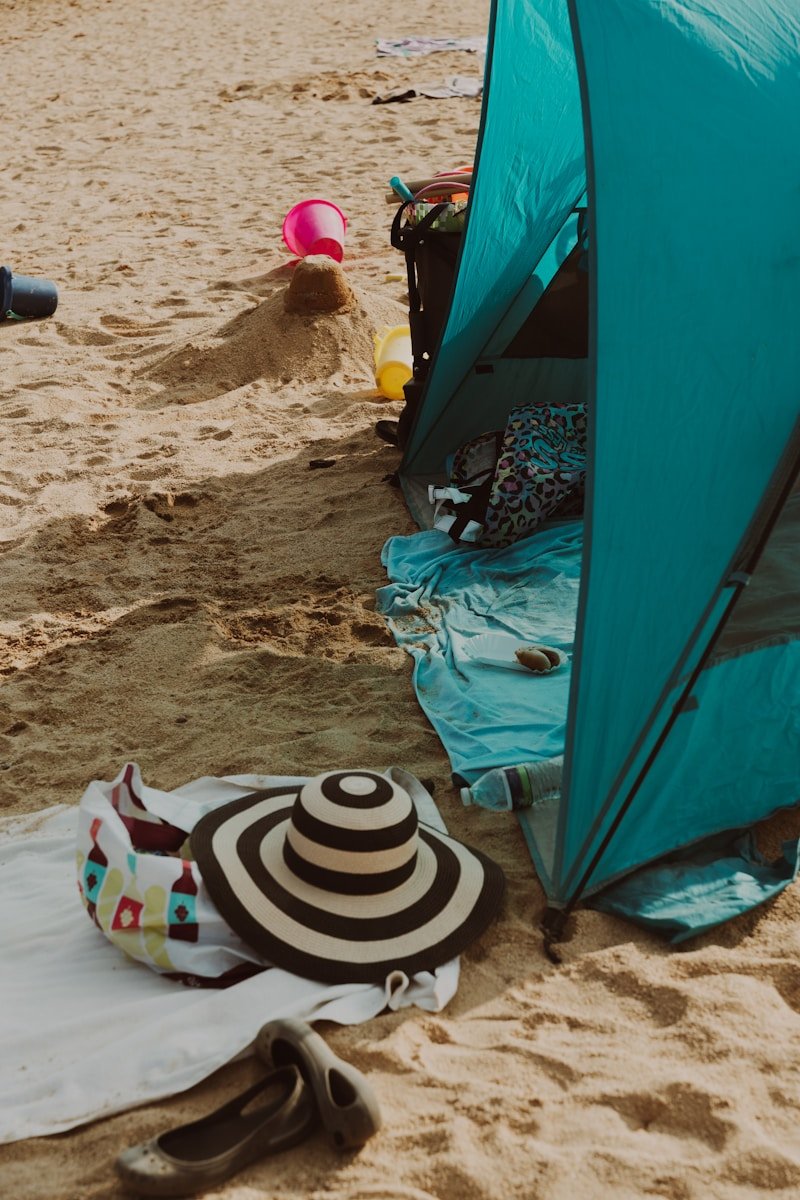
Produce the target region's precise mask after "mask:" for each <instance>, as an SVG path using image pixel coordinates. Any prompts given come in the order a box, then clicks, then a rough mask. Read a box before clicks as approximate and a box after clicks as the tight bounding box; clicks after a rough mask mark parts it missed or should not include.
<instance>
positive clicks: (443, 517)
mask: <svg viewBox="0 0 800 1200" xmlns="http://www.w3.org/2000/svg"><path fill="white" fill-rule="evenodd" d="M491 460H493V464H492V461H491ZM585 477H586V406H585V404H565V405H555V404H547V405H538V406H536V407H533V406H531V405H521V406H520V407H518V408H515V409H512V411H511V413H510V415H509V418H508V422H507V424H506V428H505V431H504V432H500V431H497V432H495V433H489V434H482V435H481V436H480V437H478V438H474V439H473V440H472V441H470V442H467V443H466V444H465V445H464V446H462V447H461V448H460V450H458V452H457V453H456V455H455V458H454V460H453V467H452V471H451V476H450V487H449V488H446V489H438V491H439V493H440V496H438V497H437V496H433V497H432V498H434V499H437V498H438V499H439V507H438V508H437V518H436V520H435V525H436V527H437V528H439V529H446V530H447V532H448V533H449V534H450V536H451V537H452V538H453V539H454V540H455V541H466V540H468V541H470V542H472V543H473V544H477V545H479V546H497V547H501V546H509V545H511V543H512V542H516V541H519V539H520V538H524V537H528V535H529V534H531V533H534V532H535V530H536V529H538V527H539V526H540V525H541V523H542V521H544V520H546V519H547V518H549V517H559V518H562V517H574V516H580V514H581V513H582V512H583V499H584V482H585ZM467 528H469V529H470V530H471V533H470V535H469V536H468V537H464V536H463V534H464V531H465V529H467Z"/></svg>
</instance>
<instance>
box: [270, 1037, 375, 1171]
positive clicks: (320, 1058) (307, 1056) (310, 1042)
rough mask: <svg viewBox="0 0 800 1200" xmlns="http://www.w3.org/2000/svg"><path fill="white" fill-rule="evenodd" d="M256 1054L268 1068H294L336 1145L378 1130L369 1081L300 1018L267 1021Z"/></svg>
mask: <svg viewBox="0 0 800 1200" xmlns="http://www.w3.org/2000/svg"><path fill="white" fill-rule="evenodd" d="M256 1053H257V1054H258V1055H259V1057H260V1058H261V1059H263V1061H264V1062H265V1063H266V1065H267V1066H268V1067H273V1068H275V1067H285V1066H295V1067H297V1069H298V1070H299V1071H300V1074H301V1075H302V1076H303V1079H304V1080H305V1081H306V1083H307V1084H308V1085H309V1087H310V1088H311V1089H312V1091H313V1093H314V1099H315V1100H316V1103H317V1109H318V1111H319V1115H320V1118H321V1120H322V1124H323V1126H324V1127H325V1130H326V1132H327V1133H328V1136H329V1137H330V1139H331V1141H332V1142H333V1144H334V1146H336V1147H337V1149H339V1150H354V1149H356V1148H357V1147H359V1146H363V1145H364V1142H366V1141H367V1140H368V1139H369V1138H371V1137H372V1135H373V1134H374V1133H377V1132H378V1130H379V1129H380V1127H381V1110H380V1106H379V1105H378V1098H377V1096H376V1095H375V1093H374V1091H373V1090H372V1087H371V1086H370V1084H369V1083H368V1082H367V1080H366V1079H365V1078H364V1076H363V1075H362V1074H361V1072H360V1071H359V1070H357V1068H356V1067H354V1066H352V1065H351V1064H350V1063H347V1062H344V1060H343V1059H341V1058H339V1057H338V1056H337V1055H336V1054H334V1053H333V1051H332V1050H331V1048H330V1047H329V1046H328V1045H327V1044H326V1043H325V1042H324V1041H323V1040H322V1038H321V1037H320V1036H319V1034H318V1033H315V1032H314V1030H313V1029H312V1028H311V1026H310V1025H307V1024H306V1022H305V1021H297V1020H292V1019H285V1020H282V1021H270V1022H269V1024H267V1025H264V1027H263V1028H262V1029H261V1031H260V1032H259V1034H258V1037H257V1038H256Z"/></svg>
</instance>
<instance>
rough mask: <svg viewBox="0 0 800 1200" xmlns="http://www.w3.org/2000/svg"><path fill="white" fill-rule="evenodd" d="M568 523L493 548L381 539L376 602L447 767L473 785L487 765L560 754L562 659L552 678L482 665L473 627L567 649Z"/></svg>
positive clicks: (576, 552) (570, 591)
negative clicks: (410, 661) (381, 574)
mask: <svg viewBox="0 0 800 1200" xmlns="http://www.w3.org/2000/svg"><path fill="white" fill-rule="evenodd" d="M581 537H582V527H581V522H580V521H562V522H555V521H554V522H552V523H551V524H549V525H548V526H547V527H546V528H543V529H542V530H540V531H539V532H538V533H536V534H534V535H533V536H532V537H529V538H526V539H525V540H524V541H521V542H516V543H514V544H513V545H511V546H508V547H506V549H504V550H499V551H498V550H491V549H470V550H467V549H465V548H463V547H461V546H456V545H454V543H453V542H452V541H451V540H450V538H449V537H448V536H447V534H444V533H441V532H439V531H437V530H430V531H427V530H426V531H424V532H420V533H417V534H412V535H411V536H410V537H395V538H391V539H390V540H389V541H388V542H387V543H386V546H385V547H384V551H383V562H384V565H385V567H386V571H387V574H388V576H389V579H390V580H391V582H390V584H389V585H388V586H387V587H384V588H381V589H380V590H379V591H378V610H379V611H380V612H382V613H383V614H384V615H385V616H386V618H387V620H388V623H389V626H390V628H391V629H392V632H393V633H394V636H395V638H396V640H397V642H398V644H399V645H401V646H403V648H404V649H406V650H408V651H409V653H410V654H411V655H412V656H413V658H414V687H415V689H416V693H417V696H418V698H419V702H420V704H421V706H422V708H423V710H424V712H425V713H426V715H427V716H428V719H429V720H430V722H431V724H432V725H433V727H434V729H435V730H436V732H437V733H438V735H439V737H440V738H441V740H442V742H443V744H444V746H445V749H446V750H447V754H448V756H449V758H450V764H451V767H452V770H453V772H454V774H455V775H457V776H458V777H459V779H460V780H463V781H464V782H465V783H473V782H474V781H475V780H476V779H478V778H479V777H480V776H481V775H482V774H484V772H486V771H489V770H491V769H492V768H493V767H498V766H507V765H509V764H512V763H521V762H532V761H542V760H545V759H551V758H555V757H557V756H558V755H560V754H561V753H562V752H563V749H564V733H565V721H566V713H567V696H568V693H569V679H570V666H569V662H567V663H566V664H565V665H564V666H563V667H560V668H559V669H558V670H557V671H555V672H554V673H553V674H552V675H548V676H543V677H542V676H532V675H530V674H529V673H528V672H524V673H523V672H519V671H514V670H507V669H504V668H502V667H500V668H497V667H494V668H492V667H487V666H485V665H484V664H482V663H479V662H477V661H475V659H474V658H473V657H472V656H471V652H470V646H471V644H472V640H473V639H474V638H475V637H478V636H480V635H486V634H491V633H505V634H513V635H515V636H516V637H517V638H518V640H519V644H520V645H524V644H525V643H527V642H531V641H537V642H543V643H545V644H546V645H548V646H553V647H555V648H556V649H560V650H564V651H565V652H567V653H569V651H570V650H571V647H572V639H573V636H574V630H575V613H576V606H577V598H578V584H579V579H580V564H581Z"/></svg>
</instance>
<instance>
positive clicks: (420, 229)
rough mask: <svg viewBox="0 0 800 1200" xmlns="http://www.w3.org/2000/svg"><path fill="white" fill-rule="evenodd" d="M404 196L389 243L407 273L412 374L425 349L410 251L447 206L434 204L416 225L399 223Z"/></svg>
mask: <svg viewBox="0 0 800 1200" xmlns="http://www.w3.org/2000/svg"><path fill="white" fill-rule="evenodd" d="M411 203H412V201H411V200H406V201H405V202H404V203H403V204H401V205H400V207H399V208H398V210H397V212H396V213H395V216H394V220H393V221H392V232H391V243H392V245H393V246H394V248H395V249H396V250H402V252H403V254H404V255H405V260H406V275H407V276H408V324H409V328H410V330H411V349H412V352H413V355H414V378H415V379H417V378H419V377H420V376H421V375H422V374H423V370H424V369H423V365H422V362H423V358H422V356H423V354H424V353H425V328H424V325H423V323H422V318H421V316H420V313H421V312H422V298H421V296H420V294H419V286H418V284H417V272H416V264H415V259H414V255H415V253H416V249H417V246H419V244H420V242H422V241H424V240H425V234H426V233H427V232H428V230H429V229H430V227H431V225H432V224H433V222H434V221H435V220H436V218H437V217H438V216H439V214H440V213H441V212H442V211H443V210H444V209H446V208H447V204H435V205H434V206H433V208H432V209H431V210H430V212H428V213H426V214H425V216H424V217H423V218H422V220H421V221H420V223H419V225H409V224H405V225H401V221H402V220H403V213H404V212H405V210H406V209H407V208H408V205H409V204H411Z"/></svg>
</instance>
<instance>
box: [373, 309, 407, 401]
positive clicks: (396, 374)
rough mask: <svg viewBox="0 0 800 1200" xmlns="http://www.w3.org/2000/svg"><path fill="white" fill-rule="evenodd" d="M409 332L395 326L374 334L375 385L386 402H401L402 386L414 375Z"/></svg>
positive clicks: (405, 326)
mask: <svg viewBox="0 0 800 1200" xmlns="http://www.w3.org/2000/svg"><path fill="white" fill-rule="evenodd" d="M413 361H414V359H413V354H412V350H411V330H410V328H409V326H408V325H395V326H393V327H392V328H391V329H388V328H387V329H381V330H380V332H379V333H376V334H375V383H376V385H377V388H378V391H379V392H380V393H381V395H382V396H385V397H386V399H387V400H402V399H404V395H403V385H404V384H406V383H408V381H409V379H410V378H411V376H412V375H413V373H414V368H413Z"/></svg>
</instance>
